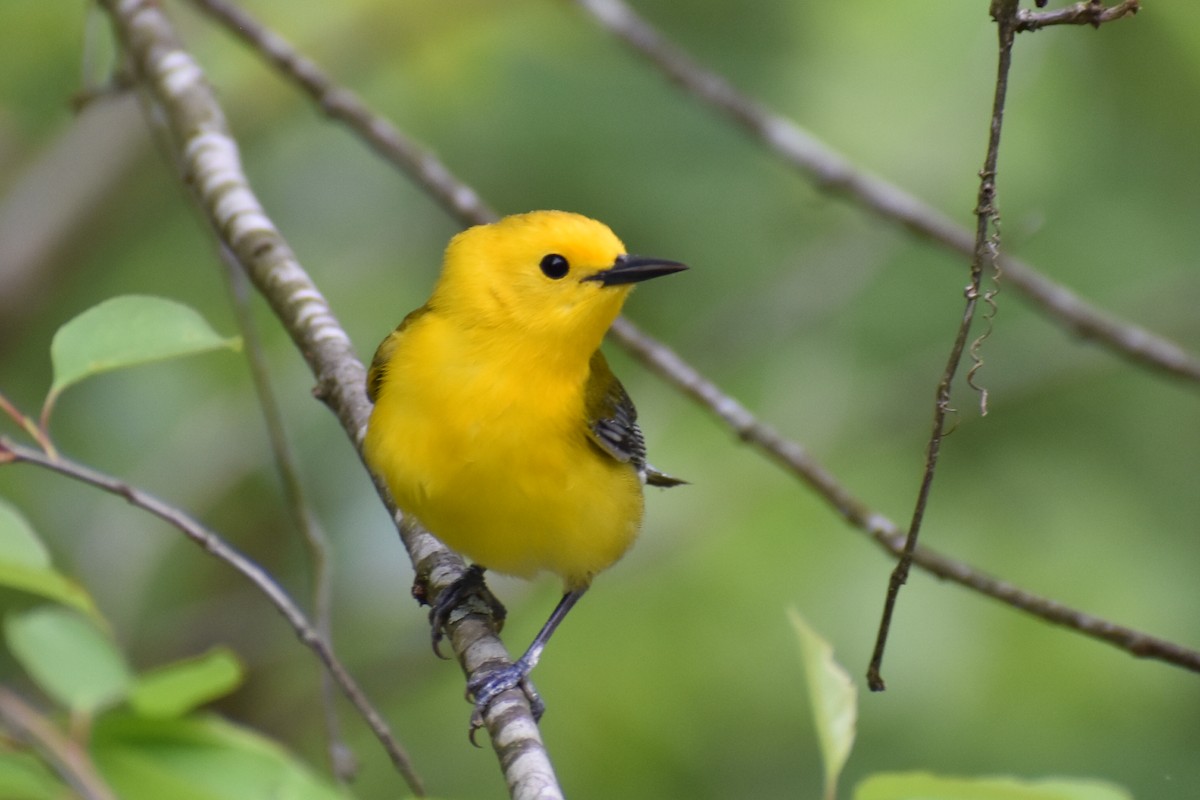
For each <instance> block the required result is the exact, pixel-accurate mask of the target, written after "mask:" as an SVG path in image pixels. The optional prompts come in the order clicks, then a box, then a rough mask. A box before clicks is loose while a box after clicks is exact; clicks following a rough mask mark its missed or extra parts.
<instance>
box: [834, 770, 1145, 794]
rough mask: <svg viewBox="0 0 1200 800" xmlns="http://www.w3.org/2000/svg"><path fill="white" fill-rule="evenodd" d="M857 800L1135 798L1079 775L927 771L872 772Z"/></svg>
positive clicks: (1113, 786)
mask: <svg viewBox="0 0 1200 800" xmlns="http://www.w3.org/2000/svg"><path fill="white" fill-rule="evenodd" d="M854 800H1133V795H1131V794H1130V793H1129V792H1127V791H1126V790H1125V789H1122V788H1121V787H1119V786H1115V785H1113V784H1111V783H1106V782H1104V781H1098V780H1085V779H1077V778H1050V779H1047V780H1039V781H1023V780H1018V779H1016V778H995V777H993V778H950V777H944V776H941V775H931V774H929V773H926V772H904V773H888V774H880V775H872V776H871V777H870V778H867V779H866V780H864V781H863V782H862V783H860V784H859V785H858V786H857V788H856V789H855V792H854Z"/></svg>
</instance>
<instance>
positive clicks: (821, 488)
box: [613, 319, 1200, 672]
mask: <svg viewBox="0 0 1200 800" xmlns="http://www.w3.org/2000/svg"><path fill="white" fill-rule="evenodd" d="M613 333H614V335H615V336H616V338H617V339H619V340H620V341H621V343H622V344H623V345H625V347H626V348H627V349H628V350H629V352H630V353H631V354H632V355H633V356H634V357H635V358H637V359H638V360H639V361H641V362H642V363H643V364H645V365H646V366H647V367H648V368H650V369H651V370H652V371H653V372H655V373H656V374H657V375H659V376H660V377H661V378H663V379H664V380H666V381H667V382H668V383H670V384H672V385H673V386H675V387H676V388H678V389H679V390H680V391H681V392H683V393H684V394H685V395H687V396H688V397H691V398H692V399H693V400H694V401H696V403H697V404H699V405H700V406H702V407H704V408H705V409H707V410H708V411H709V412H710V413H711V414H712V415H713V416H715V417H716V418H717V419H718V420H720V421H721V423H722V424H724V425H725V426H727V427H728V428H729V429H730V430H731V431H733V433H734V434H736V435H737V437H738V438H739V439H741V440H742V441H744V442H746V443H747V444H749V445H751V446H752V447H754V448H755V449H757V450H759V451H760V452H761V453H763V454H764V455H766V456H767V457H769V458H770V459H771V460H772V461H774V462H775V463H777V464H779V465H780V466H782V467H783V468H784V469H786V470H787V471H788V472H790V473H792V474H793V475H794V476H795V477H796V478H798V479H799V480H801V481H803V482H804V483H805V484H806V485H807V486H809V487H810V488H811V489H813V491H815V492H816V493H817V494H818V495H819V496H820V497H821V498H822V499H823V500H824V501H825V502H826V503H827V504H828V505H829V506H830V507H831V508H832V509H833V510H834V511H835V512H836V513H837V514H838V516H840V517H841V518H842V519H843V520H845V521H846V522H847V523H848V524H849V525H850V526H851V527H853V528H856V529H858V530H859V531H860V532H862V533H865V534H866V535H867V536H869V537H870V538H871V540H872V541H874V542H875V543H876V544H877V545H879V546H880V547H882V548H883V549H884V550H886V551H888V552H889V553H891V554H892V555H895V556H899V555H900V554H901V552H902V551H903V549H904V541H905V538H906V537H905V532H904V531H903V530H901V528H900V526H899V525H897V524H896V523H895V522H894V521H892V520H891V519H889V518H888V517H886V516H884V515H883V514H880V513H878V512H876V511H874V510H873V509H871V508H870V507H869V506H868V505H867V504H866V503H864V502H863V501H862V500H860V499H859V498H858V497H856V496H855V495H854V494H852V493H851V492H850V491H849V490H848V489H846V487H844V486H842V485H841V484H840V483H839V482H838V480H837V478H836V477H834V476H833V475H832V474H831V473H830V472H829V471H828V470H826V469H825V468H824V467H823V466H822V465H821V464H820V463H819V462H818V461H817V460H816V459H815V458H813V457H812V455H811V454H810V453H809V452H808V450H806V449H805V448H804V446H803V445H801V444H799V443H798V442H794V441H792V440H791V439H788V438H787V437H786V436H784V435H782V434H781V433H780V432H779V431H777V430H776V429H775V428H773V427H772V426H770V425H768V424H767V423H765V422H763V421H762V420H760V419H758V418H757V417H755V416H754V414H752V413H751V412H750V411H749V409H747V408H746V407H745V406H743V405H742V404H741V403H739V402H738V401H737V400H736V399H735V398H733V397H730V396H729V395H727V394H725V393H724V392H722V391H721V389H720V388H719V387H718V386H717V385H716V384H714V383H713V382H712V381H710V380H709V379H708V378H706V377H704V376H703V375H701V374H700V372H699V371H698V370H696V368H695V367H693V366H692V365H690V364H688V363H687V362H686V361H684V360H683V359H682V358H680V357H679V355H678V354H677V353H676V352H675V351H674V350H672V349H671V348H669V347H667V346H666V345H664V344H662V343H659V342H655V341H654V340H652V339H650V338H649V337H647V336H646V335H645V334H643V333H642V332H641V331H639V330H638V329H637V328H636V327H635V326H634V325H633V323H631V322H629V320H626V319H621V320H618V324H617V325H616V326H614V327H613ZM913 563H914V564H916V565H917V566H918V567H920V568H921V569H923V570H925V571H926V572H928V573H930V574H931V575H934V576H936V577H938V578H942V579H945V580H949V581H953V582H954V583H957V584H959V585H960V586H963V587H965V588H967V589H971V590H972V591H975V592H978V593H979V594H982V595H984V596H987V597H991V598H992V599H994V600H998V601H999V602H1001V603H1004V604H1005V605H1007V606H1010V607H1012V608H1015V609H1017V610H1019V611H1024V612H1025V613H1027V614H1031V615H1032V616H1035V617H1038V618H1039V619H1042V620H1044V621H1046V622H1049V623H1052V624H1054V625H1061V626H1062V627H1064V628H1068V629H1070V630H1073V631H1075V632H1077V633H1081V634H1083V635H1084V636H1088V637H1091V638H1093V639H1097V640H1099V641H1103V642H1108V643H1109V644H1111V645H1114V646H1116V647H1118V648H1120V649H1122V650H1125V651H1126V652H1128V653H1130V654H1131V655H1134V656H1137V657H1139V658H1149V659H1153V660H1156V661H1162V662H1164V663H1167V664H1173V665H1175V666H1177V667H1183V668H1184V669H1187V670H1191V671H1192V672H1200V651H1196V650H1191V649H1189V648H1186V647H1183V646H1181V645H1178V644H1176V643H1174V642H1171V641H1168V640H1166V639H1160V638H1158V637H1155V636H1151V635H1149V634H1147V633H1143V632H1141V631H1138V630H1135V629H1133V628H1129V627H1126V626H1124V625H1118V624H1117V623H1114V622H1110V621H1108V620H1105V619H1102V618H1100V617H1096V616H1093V615H1091V614H1088V613H1086V612H1084V611H1079V610H1078V609H1074V608H1071V607H1070V606H1067V605H1065V604H1063V603H1060V602H1058V601H1057V600H1053V599H1051V598H1048V597H1042V596H1040V595H1037V594H1034V593H1033V592H1030V591H1027V590H1025V589H1022V588H1020V587H1018V586H1015V585H1013V584H1011V583H1009V582H1007V581H1004V580H1001V579H999V578H996V577H994V576H992V575H988V574H987V573H985V572H982V571H980V570H977V569H975V568H974V567H972V566H970V565H969V564H964V563H963V562H961V561H956V560H954V559H952V558H950V557H948V556H945V555H943V554H941V553H938V552H936V551H934V550H930V549H928V548H926V547H923V546H921V545H918V546H917V548H916V550H915V551H914V552H913Z"/></svg>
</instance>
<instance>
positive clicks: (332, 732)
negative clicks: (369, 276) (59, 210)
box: [218, 244, 358, 783]
mask: <svg viewBox="0 0 1200 800" xmlns="http://www.w3.org/2000/svg"><path fill="white" fill-rule="evenodd" d="M218 246H219V249H220V251H221V259H222V261H223V262H224V263H225V265H226V267H227V269H226V270H225V271H224V272H225V275H226V277H227V278H228V282H229V293H230V297H231V298H232V303H233V309H234V315H235V316H236V317H237V322H238V329H239V330H240V331H241V334H242V341H243V342H244V343H245V352H246V361H247V363H248V364H249V366H250V377H251V379H252V380H253V381H254V389H255V391H256V392H257V394H258V405H259V408H261V409H262V413H263V423H264V424H265V425H266V428H267V439H268V440H269V441H270V443H271V453H272V455H273V457H274V459H275V471H276V472H277V473H279V480H280V483H281V484H282V487H283V496H284V506H285V507H286V508H287V509H288V512H289V513H290V515H291V517H292V526H293V527H294V528H295V529H296V531H297V532H298V533H299V534H300V537H301V538H302V539H303V540H304V544H305V547H306V548H307V550H308V562H309V565H310V569H311V571H312V603H313V617H314V622H315V623H316V628H317V631H318V632H319V633H320V634H321V636H322V638H324V639H325V641H326V642H328V643H330V644H332V642H333V565H332V564H331V563H330V558H329V539H328V537H327V536H326V535H325V531H324V530H323V529H322V527H321V523H320V522H319V521H318V520H317V516H316V514H314V513H313V511H312V507H311V506H310V505H309V504H308V499H307V497H306V495H305V492H304V485H303V483H302V482H301V480H300V474H299V468H298V467H297V465H296V458H295V456H294V455H293V454H292V448H291V446H290V445H289V444H288V438H287V433H286V432H285V431H284V428H283V414H282V412H281V411H280V409H279V402H278V401H277V400H276V398H275V390H274V389H273V388H272V387H271V376H270V370H269V368H268V366H267V358H266V355H265V354H264V353H263V346H262V338H261V337H260V336H259V334H258V325H257V324H255V322H254V314H253V311H252V310H251V307H250V294H249V292H250V285H249V280H248V279H247V278H246V273H245V270H244V268H243V266H242V264H241V263H240V262H239V261H238V260H237V256H235V255H234V254H233V252H232V251H230V250H229V248H227V247H225V246H224V245H221V244H219V245H218ZM336 698H337V689H336V687H335V686H334V684H333V677H332V676H331V675H330V674H329V673H328V672H326V671H325V670H322V671H321V708H322V711H323V713H324V717H325V737H326V740H327V747H328V751H329V762H330V767H331V768H332V770H333V774H334V776H335V777H336V778H337V779H338V780H339V781H340V782H342V783H347V782H349V781H351V780H353V779H354V776H355V773H357V771H358V765H357V764H356V763H355V758H354V753H353V752H351V750H350V747H349V745H347V744H346V741H345V739H344V737H343V736H342V732H341V727H342V726H341V722H340V720H339V719H338V713H337V704H336V702H335V701H336Z"/></svg>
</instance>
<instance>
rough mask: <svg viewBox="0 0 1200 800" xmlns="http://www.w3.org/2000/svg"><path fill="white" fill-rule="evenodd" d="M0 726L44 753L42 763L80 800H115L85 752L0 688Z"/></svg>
mask: <svg viewBox="0 0 1200 800" xmlns="http://www.w3.org/2000/svg"><path fill="white" fill-rule="evenodd" d="M0 723H2V724H3V725H4V727H6V728H8V729H9V730H10V731H12V733H13V734H14V735H15V736H17V737H18V738H20V739H21V740H23V741H27V742H29V743H30V744H32V745H33V746H35V747H36V748H38V749H39V750H40V751H42V752H43V753H45V754H46V756H47V758H46V760H47V761H48V762H49V763H50V764H52V765H53V766H54V769H55V771H56V772H57V773H58V774H59V776H60V777H61V778H62V779H63V780H64V781H66V782H67V783H68V784H69V785H70V786H71V787H72V788H73V789H75V791H77V792H79V796H80V797H81V798H83V800H116V798H117V796H116V795H115V794H114V793H113V790H112V789H110V788H109V786H108V784H107V783H105V781H104V778H102V777H101V776H100V773H99V772H98V771H97V770H96V765H95V764H93V763H92V760H91V758H89V757H88V753H87V749H86V748H84V747H81V746H80V745H79V744H78V743H77V742H75V741H72V740H71V739H70V738H68V737H67V736H65V735H64V734H63V733H61V732H60V731H59V730H58V729H57V728H56V727H54V725H53V724H51V722H50V720H48V719H47V718H46V717H45V715H43V714H42V713H41V712H40V711H38V710H37V709H35V708H34V707H33V706H31V705H29V704H28V703H26V702H25V701H24V700H22V699H21V698H20V697H19V696H18V695H17V694H16V693H14V692H12V691H10V690H9V689H7V688H5V687H3V686H0Z"/></svg>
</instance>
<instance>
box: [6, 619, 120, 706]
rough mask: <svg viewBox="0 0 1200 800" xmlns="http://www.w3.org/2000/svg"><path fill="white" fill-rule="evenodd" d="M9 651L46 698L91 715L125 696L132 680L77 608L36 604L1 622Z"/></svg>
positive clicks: (113, 650) (103, 637) (107, 642)
mask: <svg viewBox="0 0 1200 800" xmlns="http://www.w3.org/2000/svg"><path fill="white" fill-rule="evenodd" d="M4 633H5V637H6V638H7V639H8V646H9V649H10V650H12V653H13V655H14V656H15V657H16V659H17V661H19V662H20V663H21V666H23V667H24V668H25V671H26V672H28V673H29V676H30V677H31V678H33V680H34V681H36V682H37V684H38V686H40V687H41V688H42V690H43V691H45V692H46V694H48V695H49V696H50V697H52V698H54V700H56V701H57V702H59V703H61V704H63V705H64V706H66V707H67V708H69V709H70V710H72V711H75V712H84V713H89V714H90V713H94V712H95V711H96V710H98V709H100V708H101V707H103V706H106V705H110V704H113V703H115V702H118V701H120V700H121V699H122V698H124V697H125V694H126V693H127V692H128V690H129V687H130V684H131V682H132V680H133V677H132V675H131V674H130V672H129V668H128V667H127V666H126V665H125V660H124V658H123V657H122V656H121V653H120V652H118V650H117V648H116V646H115V645H114V644H113V642H112V640H111V639H109V638H108V636H107V635H105V634H104V633H103V632H102V631H101V630H100V629H99V628H97V627H96V625H95V624H94V623H93V622H91V621H89V620H88V619H86V618H85V617H82V616H80V615H79V614H78V613H77V612H75V611H72V610H70V609H66V608H61V607H59V606H39V607H38V608H34V609H30V610H29V611H23V612H20V613H13V614H9V615H8V616H7V617H6V618H5V620H4Z"/></svg>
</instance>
